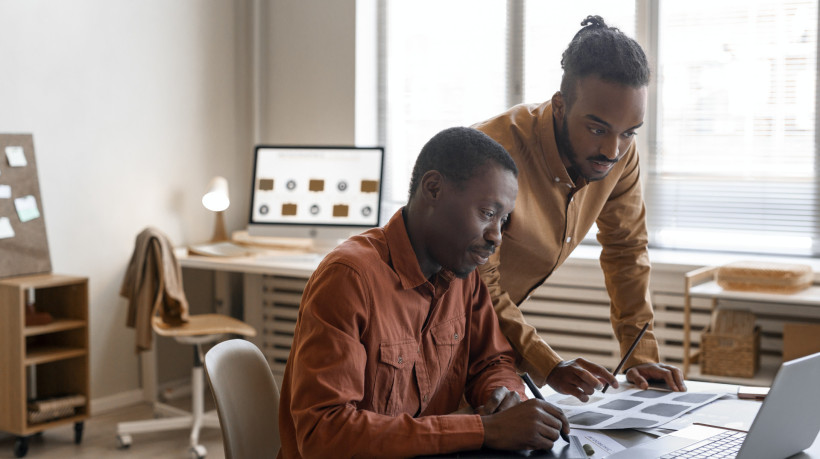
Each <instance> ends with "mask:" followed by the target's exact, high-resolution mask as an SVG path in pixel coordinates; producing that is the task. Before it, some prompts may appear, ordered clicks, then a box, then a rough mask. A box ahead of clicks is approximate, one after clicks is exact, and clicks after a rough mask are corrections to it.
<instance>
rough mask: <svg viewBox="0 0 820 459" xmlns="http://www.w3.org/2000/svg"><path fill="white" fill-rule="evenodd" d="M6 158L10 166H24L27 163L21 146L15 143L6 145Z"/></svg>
mask: <svg viewBox="0 0 820 459" xmlns="http://www.w3.org/2000/svg"><path fill="white" fill-rule="evenodd" d="M6 159H7V160H8V161H9V166H11V167H25V166H26V165H27V164H28V162H26V155H25V153H24V152H23V147H21V146H17V145H10V146H8V147H6Z"/></svg>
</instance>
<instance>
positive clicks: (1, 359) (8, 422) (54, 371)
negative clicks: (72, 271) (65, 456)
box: [0, 274, 90, 457]
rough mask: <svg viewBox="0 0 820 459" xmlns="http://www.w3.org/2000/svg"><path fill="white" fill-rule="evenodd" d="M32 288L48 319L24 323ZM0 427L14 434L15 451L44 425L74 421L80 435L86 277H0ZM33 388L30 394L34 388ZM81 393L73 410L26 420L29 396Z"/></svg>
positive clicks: (84, 411)
mask: <svg viewBox="0 0 820 459" xmlns="http://www.w3.org/2000/svg"><path fill="white" fill-rule="evenodd" d="M29 289H34V291H35V297H36V306H37V310H38V311H43V312H48V313H49V314H51V316H52V317H53V319H54V320H53V321H52V322H51V323H49V324H46V325H38V326H29V327H27V326H26V325H25V308H26V294H27V291H28V290H29ZM0 349H2V352H0V430H2V431H5V432H9V433H11V434H14V435H16V436H17V441H16V442H15V444H14V453H15V456H16V457H23V456H25V455H26V453H27V452H28V440H29V438H30V437H31V436H32V435H35V434H37V433H40V432H42V431H43V430H46V429H51V428H53V427H57V426H61V425H65V424H68V423H74V433H75V436H74V441H75V443H80V442H81V441H82V432H83V422H84V420H85V419H87V418H88V416H89V399H90V397H89V377H88V375H89V355H88V279H87V278H85V277H75V276H64V275H57V274H42V275H35V276H23V277H13V278H6V279H0ZM32 392H34V394H33V393H32ZM33 395H36V397H37V398H39V399H41V398H48V397H57V396H61V395H82V396H84V397H85V404H84V405H82V406H79V407H77V408H75V410H74V411H75V412H74V415H71V416H66V417H61V418H58V419H52V420H48V421H44V422H29V417H28V401H29V399H30V398H32V396H33Z"/></svg>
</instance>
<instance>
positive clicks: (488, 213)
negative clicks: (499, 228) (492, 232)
mask: <svg viewBox="0 0 820 459" xmlns="http://www.w3.org/2000/svg"><path fill="white" fill-rule="evenodd" d="M484 216H485V217H487V218H493V217H495V212H493V211H492V210H485V211H484Z"/></svg>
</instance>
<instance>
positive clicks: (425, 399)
mask: <svg viewBox="0 0 820 459" xmlns="http://www.w3.org/2000/svg"><path fill="white" fill-rule="evenodd" d="M423 400H424V401H425V402H427V395H426V394H425V395H424V399H423Z"/></svg>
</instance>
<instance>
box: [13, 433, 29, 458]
mask: <svg viewBox="0 0 820 459" xmlns="http://www.w3.org/2000/svg"><path fill="white" fill-rule="evenodd" d="M27 453H28V437H17V439H16V440H15V441H14V457H23V456H25V455H26V454H27Z"/></svg>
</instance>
